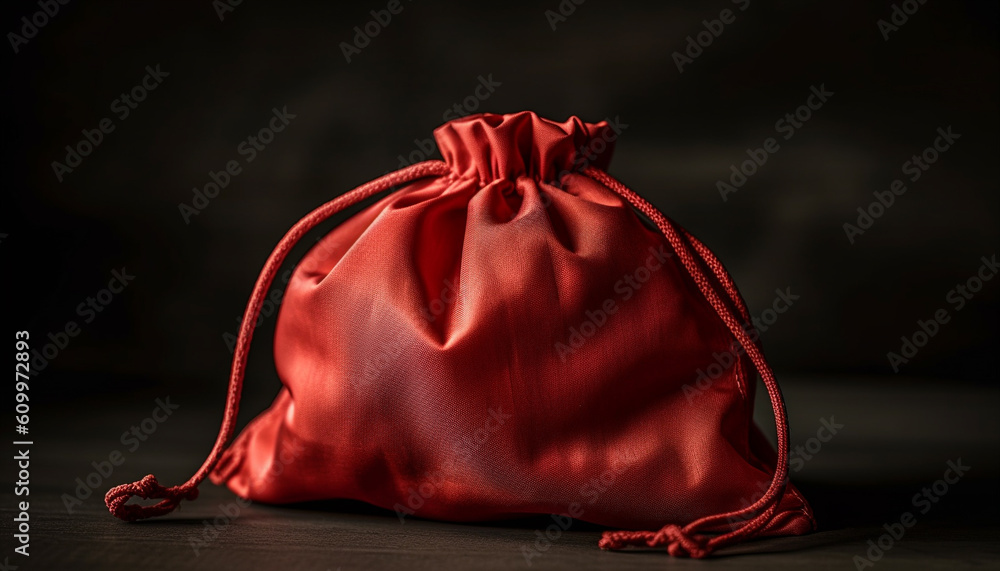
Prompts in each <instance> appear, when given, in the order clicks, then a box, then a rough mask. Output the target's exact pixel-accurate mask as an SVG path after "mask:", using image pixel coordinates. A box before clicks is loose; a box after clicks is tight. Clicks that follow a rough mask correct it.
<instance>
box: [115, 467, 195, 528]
mask: <svg viewBox="0 0 1000 571" xmlns="http://www.w3.org/2000/svg"><path fill="white" fill-rule="evenodd" d="M135 496H138V497H140V498H142V499H144V500H145V499H150V498H162V499H163V501H161V502H158V503H156V504H153V505H151V506H140V505H137V504H129V503H128V501H129V500H130V499H132V498H133V497H135ZM197 497H198V488H196V487H194V486H192V487H190V488H184V486H174V487H172V488H164V487H163V486H161V485H160V484H159V482H157V481H156V476H154V475H152V474H149V475H147V476H146V477H145V478H143V479H141V480H138V481H135V482H132V483H130V484H121V485H119V486H115V487H114V488H111V489H110V490H108V493H107V494H106V495H105V496H104V503H105V504H106V505H107V506H108V511H110V512H111V514H112V515H114V516H115V517H116V518H118V519H122V520H125V521H136V520H139V519H146V518H150V517H156V516H160V515H165V514H168V513H170V512H172V511H174V510H175V509H177V506H179V505H180V503H181V500H193V499H195V498H197Z"/></svg>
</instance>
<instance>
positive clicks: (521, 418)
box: [211, 112, 815, 535]
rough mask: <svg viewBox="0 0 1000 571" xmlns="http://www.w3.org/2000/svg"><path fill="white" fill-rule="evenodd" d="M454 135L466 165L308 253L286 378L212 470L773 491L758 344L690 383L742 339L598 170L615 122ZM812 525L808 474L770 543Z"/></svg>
mask: <svg viewBox="0 0 1000 571" xmlns="http://www.w3.org/2000/svg"><path fill="white" fill-rule="evenodd" d="M435 137H436V139H437V143H438V145H439V148H440V150H441V153H442V155H443V156H444V158H445V161H446V163H447V164H448V166H449V167H450V173H449V174H447V175H444V176H434V177H429V178H422V179H419V180H417V181H415V182H412V183H410V184H408V185H406V186H405V187H403V188H401V189H399V190H397V191H396V192H394V193H392V194H390V195H388V196H386V197H385V198H382V199H381V200H380V201H378V202H377V203H375V204H374V205H372V206H370V207H368V208H367V209H365V210H363V211H361V212H360V213H359V214H356V215H355V216H353V217H352V218H350V219H349V220H347V221H346V222H345V223H343V224H342V225H340V226H339V227H337V228H336V229H334V230H333V231H332V232H330V233H329V234H327V235H326V236H325V237H323V238H322V239H321V240H320V241H319V242H318V243H317V244H316V245H315V246H314V247H313V248H312V249H311V250H310V251H309V253H308V254H307V255H306V256H305V257H304V258H303V259H302V260H301V262H300V263H299V264H298V266H297V267H296V269H295V271H294V272H293V274H292V277H291V280H290V281H289V283H288V285H287V289H286V292H285V295H284V299H283V302H282V305H281V310H280V313H279V316H278V320H277V329H276V332H275V341H274V357H275V364H276V367H277V371H278V375H279V377H280V378H281V381H282V383H283V385H284V387H283V388H282V390H281V391H280V393H279V395H278V397H277V398H276V399H275V401H274V403H273V404H272V405H271V407H270V408H269V409H268V410H267V411H265V412H264V413H262V414H261V415H260V416H258V417H257V418H256V419H255V420H254V421H253V422H252V423H251V424H249V425H248V426H247V427H246V428H245V429H244V430H243V432H242V433H241V434H240V435H239V437H238V438H237V439H236V440H235V441H234V442H233V443H232V445H231V446H230V447H229V449H228V450H227V451H226V452H225V453H224V454H223V457H222V459H221V460H220V462H219V464H218V465H217V466H216V467H215V469H214V470H213V472H212V473H211V478H212V480H213V481H214V482H216V483H225V484H226V485H227V486H228V487H229V488H230V489H231V490H232V491H233V492H235V493H236V494H238V495H239V496H242V497H244V498H249V499H252V500H255V501H261V502H269V503H287V502H299V501H306V500H319V499H333V498H347V499H354V500H361V501H364V502H368V503H370V504H374V505H376V506H380V507H383V508H387V509H390V510H396V511H397V512H398V513H400V514H401V515H403V516H414V517H422V518H432V519H441V520H450V521H475V520H491V519H499V518H508V517H514V516H522V515H526V514H549V513H556V514H571V515H574V516H576V517H578V518H579V519H582V520H585V521H588V522H592V523H596V524H602V525H607V526H612V527H620V528H625V529H640V528H641V529H646V528H649V529H659V528H660V527H662V526H663V525H664V524H668V523H676V524H685V523H687V522H690V521H692V520H695V519H697V518H700V517H703V516H707V515H711V514H716V513H725V512H730V511H734V510H739V509H741V508H744V507H746V506H748V505H750V504H751V503H753V502H754V501H755V500H756V499H757V498H759V497H760V495H761V494H762V493H763V490H765V489H767V487H768V485H769V484H770V483H771V480H772V478H773V476H774V473H775V469H774V462H775V454H774V451H773V449H772V448H771V446H770V445H769V444H768V443H767V441H766V439H765V438H764V436H763V434H761V433H760V431H759V429H758V428H757V427H756V425H755V424H754V423H753V418H752V415H753V399H754V383H755V377H754V376H753V375H752V374H751V373H752V371H753V369H752V368H751V367H750V366H749V364H748V362H747V359H746V358H745V357H740V358H738V359H736V362H735V364H734V365H733V366H731V367H729V368H726V369H725V370H724V371H723V372H722V374H721V375H720V376H718V377H717V378H715V379H714V380H712V382H711V384H710V385H709V386H708V387H704V385H702V388H703V390H700V392H699V393H698V394H691V393H690V392H688V393H686V392H685V391H684V390H683V388H682V387H684V385H689V386H695V384H694V383H695V379H696V371H697V370H699V369H704V368H706V367H707V366H708V365H710V364H712V363H714V362H715V357H714V355H713V353H727V354H728V353H731V352H732V342H733V337H732V335H731V334H730V332H729V330H728V329H727V328H726V326H725V325H724V324H723V323H722V321H721V320H720V319H719V317H718V315H717V314H716V312H715V310H714V309H713V308H712V307H711V306H710V305H709V304H708V303H707V302H706V300H705V298H704V296H703V295H702V294H701V293H700V292H699V290H698V287H697V286H696V285H695V283H694V282H693V281H692V279H691V277H690V276H689V275H688V274H687V273H686V272H685V271H684V268H683V267H681V266H680V264H679V262H678V260H677V257H676V255H675V253H674V252H673V251H672V249H671V247H670V246H669V245H668V243H667V242H666V241H665V240H664V237H663V235H661V234H660V233H659V232H657V231H655V229H650V228H649V227H648V226H647V225H645V224H644V223H643V222H642V221H641V220H640V219H639V217H638V216H637V215H636V214H635V213H634V212H633V210H632V208H631V207H630V206H629V205H628V204H626V203H625V202H623V200H622V199H621V198H620V197H619V196H618V195H617V194H615V193H614V192H612V191H611V190H609V189H608V188H607V187H605V186H604V185H602V184H600V183H599V182H597V181H595V180H593V179H592V178H589V177H587V176H584V175H583V174H580V173H579V172H578V170H579V168H580V167H581V166H586V165H588V164H589V165H591V166H595V167H598V168H601V169H603V168H606V166H607V164H608V161H609V159H610V154H611V147H612V142H613V140H614V138H615V133H614V131H613V130H612V129H611V127H610V126H609V125H607V124H606V123H603V122H602V123H597V124H589V123H584V122H582V121H580V120H579V119H576V118H573V119H571V120H569V121H566V122H564V123H556V122H552V121H548V120H545V119H541V118H539V117H538V116H537V115H535V114H534V113H527V112H526V113H518V114H513V115H502V116H501V115H488V114H487V115H476V116H472V117H467V118H464V119H460V120H456V121H453V122H451V123H448V124H446V125H444V126H442V127H440V128H439V129H437V131H435ZM598 141H600V143H598ZM734 525H736V526H738V523H736V524H734ZM814 525H815V524H814V520H813V517H812V513H811V511H810V509H809V506H808V504H807V502H806V501H805V499H804V498H803V497H802V496H801V495H800V493H799V492H798V491H797V490H796V489H795V488H794V487H793V486H792V485H790V484H789V485H788V486H787V487H786V488H785V491H784V495H783V496H782V499H781V500H780V503H779V505H778V508H777V509H776V511H775V514H774V516H773V518H772V519H771V520H770V522H769V523H768V524H767V525H766V527H765V528H764V530H763V532H762V535H785V534H799V533H805V532H807V531H809V530H812V529H813V528H814ZM731 529H733V527H730V526H728V525H723V524H720V525H718V526H715V529H714V530H710V531H719V532H724V531H730V530H731Z"/></svg>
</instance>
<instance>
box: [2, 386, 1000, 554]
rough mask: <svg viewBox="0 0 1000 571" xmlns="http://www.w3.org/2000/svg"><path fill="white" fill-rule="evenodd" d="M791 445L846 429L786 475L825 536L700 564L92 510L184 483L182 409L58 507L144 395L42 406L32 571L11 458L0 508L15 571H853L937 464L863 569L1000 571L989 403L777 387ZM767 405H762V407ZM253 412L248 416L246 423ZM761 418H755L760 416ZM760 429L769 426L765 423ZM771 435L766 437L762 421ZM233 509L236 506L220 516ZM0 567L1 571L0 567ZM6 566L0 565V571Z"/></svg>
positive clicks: (259, 515) (899, 389)
mask: <svg viewBox="0 0 1000 571" xmlns="http://www.w3.org/2000/svg"><path fill="white" fill-rule="evenodd" d="M785 392H786V398H787V401H788V405H789V410H790V411H791V421H792V442H793V443H804V442H806V441H807V440H808V439H809V438H810V437H811V436H812V435H814V434H815V433H816V430H817V429H818V427H819V426H820V422H821V420H820V419H822V418H829V417H830V416H833V417H835V420H836V422H837V423H840V424H843V425H844V428H843V429H842V430H841V431H839V432H838V434H837V435H836V436H835V437H834V438H833V439H831V440H830V441H829V442H826V443H824V444H823V446H822V449H821V450H820V451H818V452H817V453H816V454H814V455H811V458H810V459H809V460H808V461H807V462H805V464H804V465H803V467H802V469H801V470H799V471H797V472H796V473H795V474H794V480H795V481H796V482H797V483H798V484H799V485H800V487H801V488H802V490H803V491H804V492H805V494H806V495H807V497H808V498H809V499H810V501H811V502H812V503H813V506H814V508H815V510H816V513H817V516H818V518H819V519H820V523H821V526H822V528H823V529H822V530H821V531H820V532H818V533H815V534H812V535H809V536H805V537H796V538H782V539H772V540H764V541H758V542H753V543H750V544H747V545H743V546H738V547H734V548H730V549H727V550H724V551H723V552H720V554H719V555H720V556H719V557H717V558H714V559H712V560H709V561H691V560H675V559H671V558H670V557H669V556H668V555H666V554H665V553H663V552H662V551H645V552H640V551H636V552H628V553H609V552H602V551H601V550H600V549H598V548H597V540H598V537H599V535H600V530H599V529H596V528H594V527H592V526H588V525H586V524H583V523H580V524H576V525H574V526H573V528H572V529H571V530H569V531H567V532H565V533H564V534H563V535H562V536H561V537H560V538H558V540H556V541H554V542H553V544H552V546H551V548H549V549H548V550H547V551H545V552H544V553H543V554H542V555H540V556H537V557H534V558H533V559H532V560H531V565H530V566H529V565H528V563H527V562H526V560H525V557H524V556H523V554H522V546H525V545H530V544H531V543H532V542H533V541H534V537H535V535H534V531H535V530H536V529H541V528H543V527H544V526H545V525H547V524H546V523H545V520H544V519H528V520H524V521H516V522H504V523H500V524H496V523H483V524H475V525H469V524H452V523H444V522H434V521H423V520H419V519H414V518H408V519H407V521H406V523H405V524H400V522H399V520H398V519H397V518H396V517H395V516H394V515H393V514H392V513H391V512H384V511H381V510H377V509H374V508H369V507H366V506H363V505H360V504H355V503H349V502H329V503H323V504H312V505H305V506H293V507H276V506H265V505H249V506H246V507H242V508H240V512H239V514H238V516H236V517H234V518H231V521H230V522H229V523H224V519H225V518H220V519H219V520H218V521H219V522H223V523H221V524H220V525H219V526H218V527H217V528H216V527H213V528H211V530H210V531H206V530H209V526H208V525H207V524H206V523H205V522H206V520H207V521H211V520H213V519H215V518H217V517H218V516H220V514H222V513H223V507H222V506H226V505H232V504H233V502H234V501H235V499H236V498H235V497H234V496H233V495H232V494H231V493H230V492H229V491H228V490H226V489H222V488H218V487H215V486H213V485H211V484H205V485H203V486H202V497H201V498H200V499H199V500H198V501H196V502H188V503H186V504H184V507H183V509H182V510H180V511H178V512H175V513H174V514H171V515H170V516H167V517H164V518H161V519H159V520H154V521H147V522H141V523H138V524H125V523H123V522H120V521H117V520H115V519H114V518H113V517H111V516H110V515H109V514H108V512H107V511H106V509H105V508H104V505H103V502H102V499H101V498H102V496H103V493H104V492H105V491H106V489H107V487H108V485H109V484H117V483H121V482H124V481H131V480H133V479H135V478H136V477H139V476H142V475H144V474H146V473H149V472H153V473H156V474H157V476H158V477H159V478H160V480H161V481H162V482H164V483H165V484H168V485H169V484H173V483H177V482H180V481H182V480H183V479H185V478H186V477H187V476H188V475H189V472H190V471H191V470H193V469H194V468H195V467H196V466H197V464H198V463H199V462H200V461H201V459H202V457H203V454H204V453H205V451H207V449H208V448H209V447H210V445H211V440H212V439H213V438H214V431H215V429H216V424H215V423H216V422H218V419H219V411H218V410H215V409H210V408H206V407H205V406H203V405H194V404H192V405H190V406H181V408H179V409H178V411H177V412H176V413H174V415H172V416H171V417H170V418H169V420H168V421H166V422H164V423H163V424H161V425H159V426H158V427H157V430H156V432H155V433H153V434H151V435H150V436H149V440H148V441H146V442H144V443H142V445H141V446H140V447H139V448H137V449H136V450H135V451H134V452H131V453H128V454H127V455H126V461H125V462H124V463H123V464H122V465H121V466H119V467H116V468H115V469H114V473H113V474H112V475H111V476H110V477H108V478H107V479H106V482H102V483H101V486H100V487H99V488H98V489H97V490H96V491H95V492H94V493H93V494H92V495H91V496H90V497H88V498H85V499H83V500H82V504H80V505H78V506H74V508H73V510H72V512H73V513H68V510H67V508H66V506H65V503H64V498H65V497H67V496H64V494H69V496H72V495H74V494H75V493H76V492H75V491H74V488H75V486H76V482H75V479H76V478H78V477H86V475H87V474H88V473H89V472H92V471H93V467H92V466H91V462H94V461H98V462H100V461H101V460H102V459H106V458H107V457H108V454H109V453H110V452H111V451H112V450H115V449H121V448H122V446H121V443H120V440H119V437H120V435H121V432H122V431H123V430H124V429H127V428H128V426H130V425H131V424H133V423H135V422H138V421H140V420H141V419H142V418H144V417H145V416H147V415H148V414H149V409H150V408H151V406H150V405H151V404H152V397H150V398H148V400H147V397H146V396H144V395H143V396H135V397H132V396H130V397H128V398H127V399H124V400H122V401H121V402H116V403H114V404H113V406H112V405H109V404H108V403H106V402H88V401H75V402H62V403H52V404H51V405H50V406H46V405H44V404H40V405H37V409H36V412H35V415H36V416H33V417H32V422H33V424H34V427H33V428H34V429H35V432H33V433H32V437H33V439H34V442H35V444H34V446H33V448H32V451H31V458H32V463H31V495H30V501H31V506H30V508H31V511H30V518H31V519H30V522H31V529H30V536H31V542H30V554H31V555H30V557H28V558H25V557H22V556H20V555H17V554H15V553H14V551H13V549H14V546H15V545H16V544H15V542H14V540H13V536H12V534H13V533H14V531H13V518H14V517H15V515H16V512H15V505H16V504H15V500H16V499H17V500H20V499H23V498H15V496H14V494H13V485H12V484H13V480H12V476H13V475H14V474H16V471H15V470H14V467H13V466H14V465H13V462H12V461H11V460H8V461H7V463H6V469H5V477H6V478H7V481H8V482H9V483H10V484H11V485H8V486H5V489H4V493H3V494H2V495H3V499H2V502H0V506H2V520H3V522H4V524H3V525H4V528H3V534H4V551H3V553H2V554H0V564H3V563H6V564H7V565H8V566H7V568H9V569H14V568H15V567H14V566H15V565H16V566H17V569H22V570H30V569H316V570H325V569H329V570H337V569H341V570H344V571H346V570H349V569H382V568H386V569H390V568H392V569H395V568H407V569H413V570H418V569H616V570H617V569H622V570H624V569H662V568H665V567H669V568H672V569H680V568H698V569H707V568H718V569H732V568H736V569H758V568H759V569H785V568H788V569H792V568H795V569H801V568H811V569H845V570H846V569H855V568H857V567H856V565H857V564H856V560H855V559H854V557H855V556H865V552H866V551H867V550H868V544H867V541H868V540H877V539H878V537H879V535H881V534H882V533H883V530H882V525H883V524H886V523H892V522H895V521H899V518H900V516H901V514H902V513H903V512H905V511H914V508H913V505H912V497H913V495H914V494H916V493H919V492H920V491H921V489H922V488H923V487H925V486H928V485H931V484H932V483H933V482H934V481H935V480H937V479H940V478H941V476H942V474H943V472H944V470H945V469H946V462H947V461H948V460H955V459H958V458H961V459H962V461H963V463H965V464H967V465H969V466H971V469H970V471H969V473H968V474H967V475H966V476H964V477H963V478H962V479H960V480H959V481H958V482H957V483H955V484H953V485H951V486H950V487H949V490H948V492H947V493H946V494H944V495H943V496H941V497H940V499H939V501H938V502H936V503H935V504H933V506H932V507H931V509H930V510H929V511H928V512H927V513H926V514H919V513H918V514H917V516H916V520H917V521H916V525H914V526H913V527H912V528H910V529H908V530H907V533H906V534H905V536H904V537H903V538H902V539H900V540H898V541H894V542H893V543H894V545H893V546H892V547H891V548H890V549H889V550H888V551H887V552H885V554H884V556H883V557H882V558H881V559H880V560H878V561H876V562H874V566H873V567H864V568H875V569H879V570H883V569H884V570H890V569H908V570H909V569H949V570H950V569H966V568H968V569H990V568H994V569H996V568H1000V542H998V540H1000V524H998V522H997V519H998V518H997V513H998V507H1000V503H998V493H997V491H996V488H997V485H996V484H997V475H998V473H1000V469H998V468H1000V460H998V454H997V451H998V443H1000V430H998V428H1000V421H998V416H997V413H996V411H997V410H1000V407H998V406H997V405H998V404H1000V390H997V389H993V388H985V387H982V386H966V385H961V384H959V385H956V384H954V383H945V382H918V383H913V382H906V381H890V382H888V383H887V382H886V381H885V380H878V381H875V380H866V379H851V380H840V381H838V380H832V379H824V380H822V381H818V380H800V379H796V380H793V381H788V382H786V383H785ZM758 404H760V403H758ZM250 412H253V411H248V412H247V414H250ZM758 412H759V413H762V410H761V408H760V407H758ZM758 417H759V418H762V419H763V415H762V414H758ZM764 423H765V424H766V422H764ZM230 509H231V508H230ZM4 558H6V562H5V561H4ZM0 569H3V567H0Z"/></svg>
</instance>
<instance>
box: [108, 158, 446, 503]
mask: <svg viewBox="0 0 1000 571" xmlns="http://www.w3.org/2000/svg"><path fill="white" fill-rule="evenodd" d="M449 172H450V170H449V168H448V167H447V166H446V165H445V163H444V162H443V161H425V162H422V163H417V164H415V165H411V166H409V167H406V168H404V169H400V170H398V171H396V172H393V173H389V174H387V175H385V176H383V177H380V178H377V179H375V180H373V181H371V182H369V183H366V184H363V185H361V186H359V187H357V188H355V189H354V190H352V191H350V192H347V193H345V194H343V195H341V196H338V197H337V198H335V199H333V200H331V201H330V202H327V203H326V204H324V205H322V206H320V207H319V208H317V209H315V210H313V211H312V212H310V213H309V214H307V215H306V216H305V217H304V218H302V219H301V220H299V221H298V222H297V223H296V224H295V226H292V228H291V229H290V230H289V231H288V232H287V233H286V234H285V236H284V237H283V238H282V239H281V241H280V242H278V245H277V246H275V248H274V251H272V252H271V255H270V256H269V257H268V259H267V262H266V263H265V264H264V268H263V269H262V270H261V271H260V275H259V276H258V277H257V283H256V284H254V287H253V293H251V295H250V301H249V302H248V303H247V308H246V311H245V312H244V313H243V321H242V322H241V324H240V333H239V337H238V338H237V341H236V350H235V352H234V353H233V365H232V370H231V371H230V374H229V392H228V395H227V396H226V412H225V415H224V416H223V418H222V426H221V427H220V428H219V435H218V437H216V439H215V445H214V446H212V451H211V453H209V455H208V458H206V459H205V462H204V463H203V464H202V465H201V468H199V469H198V471H197V472H195V474H194V475H193V476H191V478H189V479H188V481H187V482H184V483H183V484H181V485H179V486H173V487H170V488H164V487H163V486H161V485H160V484H159V483H158V482H157V481H156V477H155V476H153V475H152V474H150V475H148V476H146V477H145V478H143V479H141V480H138V481H136V482H132V483H130V484H122V485H120V486H115V487H114V488H112V489H110V490H108V493H107V495H105V496H104V503H105V504H107V506H108V510H109V511H110V512H111V513H112V514H114V515H115V517H117V518H120V519H123V520H125V521H135V520H137V519H144V518H149V517H156V516H161V515H165V514H168V513H170V512H172V511H173V510H174V509H176V508H177V506H178V505H180V502H181V500H183V499H187V500H193V499H195V498H196V497H198V485H199V484H201V482H202V481H203V480H204V479H205V477H206V476H208V473H209V472H211V470H212V468H213V467H214V466H215V464H216V463H217V462H218V461H219V457H220V456H222V452H223V450H225V447H226V444H227V443H228V442H229V439H230V438H232V436H233V432H234V431H235V429H236V416H237V413H238V412H239V406H240V396H241V394H242V393H243V375H244V373H245V369H246V362H247V355H248V354H249V352H250V341H251V339H252V338H253V331H254V325H255V324H256V323H257V316H258V315H260V310H261V307H262V306H263V305H264V299H265V296H266V295H267V291H268V288H270V287H271V283H272V282H273V281H274V277H275V275H276V274H277V273H278V270H279V269H280V267H281V264H282V263H283V262H284V261H285V258H286V257H287V256H288V253H289V252H290V251H291V250H292V248H293V247H294V246H295V244H297V243H298V242H299V240H300V239H302V237H303V236H304V235H305V234H306V233H307V232H309V231H310V230H312V229H313V228H315V227H316V226H317V225H318V224H320V223H321V222H323V221H324V220H326V219H327V218H329V217H331V216H333V215H334V214H336V213H338V212H340V211H341V210H343V209H345V208H347V207H349V206H352V205H354V204H356V203H358V202H360V201H362V200H364V199H366V198H368V197H370V196H373V195H375V194H378V193H380V192H384V191H386V190H389V189H390V188H392V187H394V186H400V185H403V184H406V183H408V182H412V181H414V180H416V179H419V178H423V177H427V176H445V175H447V174H448V173H449ZM133 496H138V497H140V498H143V499H150V498H161V499H162V500H163V501H161V502H159V503H157V504H155V505H151V506H141V505H135V504H129V503H128V501H129V500H130V499H131V498H132V497H133Z"/></svg>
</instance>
